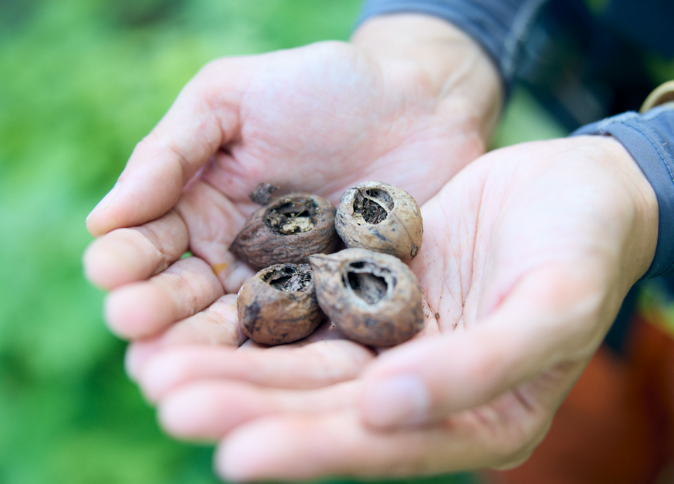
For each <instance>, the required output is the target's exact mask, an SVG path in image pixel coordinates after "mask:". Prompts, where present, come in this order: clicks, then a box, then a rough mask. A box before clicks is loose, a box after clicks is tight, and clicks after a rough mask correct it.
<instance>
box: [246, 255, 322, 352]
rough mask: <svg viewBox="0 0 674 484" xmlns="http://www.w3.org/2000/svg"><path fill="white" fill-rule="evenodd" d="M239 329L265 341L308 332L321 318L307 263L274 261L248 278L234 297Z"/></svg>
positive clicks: (289, 339) (269, 342)
mask: <svg viewBox="0 0 674 484" xmlns="http://www.w3.org/2000/svg"><path fill="white" fill-rule="evenodd" d="M236 306H237V310H238V314H239V321H240V323H241V325H242V327H243V332H244V333H246V335H247V336H248V337H249V338H250V339H252V340H253V341H255V342H256V343H261V344H265V345H280V344H283V343H290V342H292V341H297V340H298V339H302V338H304V337H306V336H308V335H310V334H311V333H312V332H313V331H314V330H315V329H316V327H318V325H319V324H321V322H322V321H323V320H324V319H325V314H323V311H321V308H320V307H319V306H318V302H317V300H316V292H315V290H314V280H313V277H312V271H311V266H310V265H309V264H300V265H295V264H276V265H273V266H271V267H267V268H266V269H263V270H261V271H260V272H258V273H257V274H255V276H254V277H253V278H251V279H249V280H248V281H247V282H246V283H245V284H244V285H243V286H242V287H241V290H240V291H239V295H238V297H237V299H236Z"/></svg>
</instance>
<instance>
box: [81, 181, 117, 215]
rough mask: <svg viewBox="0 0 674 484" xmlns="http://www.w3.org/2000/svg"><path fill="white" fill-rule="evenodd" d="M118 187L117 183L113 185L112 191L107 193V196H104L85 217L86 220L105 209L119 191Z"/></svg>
mask: <svg viewBox="0 0 674 484" xmlns="http://www.w3.org/2000/svg"><path fill="white" fill-rule="evenodd" d="M119 186H120V185H119V182H117V183H115V186H114V187H112V189H111V190H110V191H109V192H108V194H107V195H106V196H104V197H103V199H102V200H101V201H100V202H98V205H96V206H95V207H94V209H93V210H92V211H91V213H90V214H89V215H88V216H87V220H88V219H89V217H91V216H92V215H93V214H95V213H96V212H98V211H99V210H102V209H104V208H107V206H108V205H110V202H111V201H112V199H113V198H114V197H115V195H116V194H117V192H118V191H119Z"/></svg>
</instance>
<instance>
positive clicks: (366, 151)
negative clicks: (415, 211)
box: [85, 42, 483, 338]
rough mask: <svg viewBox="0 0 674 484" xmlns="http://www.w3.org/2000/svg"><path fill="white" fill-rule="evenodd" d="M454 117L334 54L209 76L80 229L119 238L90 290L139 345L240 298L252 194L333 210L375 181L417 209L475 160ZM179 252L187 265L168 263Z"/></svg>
mask: <svg viewBox="0 0 674 484" xmlns="http://www.w3.org/2000/svg"><path fill="white" fill-rule="evenodd" d="M460 105H461V103H460V102H457V103H453V102H452V101H449V100H447V99H445V98H443V99H440V97H439V95H438V93H435V92H433V90H432V89H431V88H430V83H429V82H427V79H426V77H425V75H424V74H423V72H421V71H420V69H418V68H417V67H416V66H414V65H412V64H409V63H404V62H402V61H401V62H397V61H395V60H387V61H385V62H380V61H378V60H376V59H374V58H373V57H370V56H369V55H367V54H366V53H364V52H363V51H362V50H360V49H358V48H357V47H354V46H350V45H347V44H341V43H336V42H330V43H323V44H315V45H312V46H308V47H304V48H301V49H295V50H291V51H282V52H276V53H272V54H267V55H264V56H258V57H248V58H235V59H224V60H221V61H216V62H214V63H212V64H211V65H209V66H207V67H206V68H205V69H204V70H203V71H202V72H201V73H200V74H199V75H198V76H197V77H196V78H195V79H194V80H193V81H192V82H191V83H190V84H189V85H188V86H187V87H186V88H185V90H184V91H183V92H182V93H181V95H180V96H179V98H178V100H177V101H176V103H175V105H174V106H173V107H172V109H171V110H170V111H169V113H168V114H167V116H166V117H165V118H164V119H163V120H162V122H161V123H160V124H159V125H158V127H157V128H156V129H155V130H154V131H153V133H151V134H150V135H149V136H148V137H147V138H146V139H145V140H143V142H141V143H140V144H139V145H138V147H137V148H136V150H135V151H134V154H133V155H132V157H131V159H130V161H129V164H128V166H127V169H126V170H125V172H124V173H123V174H122V176H121V177H120V183H119V189H118V190H117V191H116V194H115V195H114V198H112V199H111V200H109V201H108V203H107V204H104V205H105V206H104V207H103V208H102V209H100V210H98V211H95V212H94V213H93V214H92V215H91V216H90V218H89V220H88V224H89V227H90V230H91V231H92V233H95V234H101V233H106V232H108V231H110V230H112V229H116V228H120V227H122V229H121V230H117V231H115V232H112V233H111V234H109V235H108V236H106V237H103V238H102V239H101V240H99V241H97V243H96V244H94V246H93V247H92V248H91V249H90V250H89V253H88V254H87V257H86V258H85V267H86V269H87V272H88V275H89V277H90V279H92V280H93V281H94V282H95V283H97V284H99V285H101V286H103V287H106V288H109V289H115V290H114V291H113V293H112V294H111V296H110V297H109V298H108V304H107V317H108V320H109V322H110V324H111V326H112V327H113V329H114V330H116V331H117V332H119V333H121V334H122V335H125V336H127V337H132V338H137V337H141V336H142V337H147V336H150V335H152V334H155V333H157V332H159V331H162V330H163V329H164V328H166V327H167V326H169V325H170V324H172V323H174V322H175V321H178V320H180V319H183V318H185V317H187V316H190V315H192V314H195V313H197V312H199V311H201V310H203V309H205V308H206V307H208V306H209V305H210V304H212V303H213V302H214V301H215V300H216V299H217V298H218V297H220V296H222V295H223V294H227V293H234V292H236V291H237V290H238V287H239V286H240V285H241V283H242V282H243V281H244V280H245V279H247V278H248V277H250V275H251V274H252V272H251V271H250V269H249V268H248V267H246V266H244V265H243V264H242V263H240V262H239V261H237V260H236V259H235V258H234V257H233V256H232V255H231V254H230V253H229V252H228V251H227V247H228V246H229V244H230V243H231V242H232V240H233V239H234V237H235V235H236V233H237V232H238V230H239V229H240V228H241V226H242V225H243V223H244V221H245V217H246V216H247V215H248V214H249V213H250V212H251V211H252V210H253V208H254V207H253V204H252V203H251V202H250V200H249V198H248V194H249V193H251V192H252V191H253V189H254V187H255V186H256V185H257V184H258V183H260V182H271V183H273V184H275V185H279V186H281V187H282V188H283V189H284V190H287V191H302V192H312V193H316V194H319V195H323V196H325V197H326V198H328V199H329V200H331V201H332V202H333V203H337V202H338V201H339V198H340V196H341V194H342V193H343V192H344V191H345V190H346V189H347V188H349V187H350V186H353V184H355V183H357V182H359V181H362V180H366V179H376V180H381V181H384V182H388V183H391V184H394V185H396V186H399V187H401V188H403V189H405V190H407V191H409V192H411V193H412V194H413V195H414V196H415V197H416V198H417V200H419V201H420V202H423V201H425V200H426V199H428V198H429V197H430V196H431V195H432V194H434V193H435V192H437V190H438V189H439V187H440V186H442V184H443V183H444V182H445V181H446V180H448V179H449V178H450V177H451V176H452V175H453V174H454V173H456V172H457V171H458V170H459V169H460V168H461V167H462V166H463V165H465V164H466V163H467V162H468V161H470V160H471V159H473V158H475V157H476V156H478V155H479V154H480V153H481V151H482V150H483V142H482V140H481V136H480V135H479V133H478V130H477V129H475V130H471V129H470V128H469V127H468V126H467V125H468V124H470V123H467V122H466V118H465V116H464V114H465V113H463V112H462V111H461V108H460V107H458V106H460ZM459 125H461V127H459ZM176 180H178V182H176ZM180 180H190V181H189V183H188V184H187V185H186V187H185V188H184V189H183V188H182V183H181V182H180ZM171 207H173V209H171ZM167 212H168V213H167ZM124 227H131V229H128V228H124ZM134 227H135V228H134ZM188 248H189V250H190V251H192V253H193V254H194V255H195V256H197V257H193V258H189V259H185V260H178V259H179V257H180V255H182V253H183V252H184V251H185V250H187V249H188ZM122 249H123V250H122ZM177 260H178V261H177ZM176 261H177V262H176ZM211 271H213V272H214V273H216V275H217V278H215V277H213V275H212V274H211ZM156 274H159V275H158V276H156V278H155V280H154V281H153V285H151V286H148V284H150V283H141V282H136V281H143V280H145V279H146V278H148V277H149V276H152V275H156ZM129 283H131V284H129ZM143 284H144V285H143Z"/></svg>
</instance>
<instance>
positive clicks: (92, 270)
mask: <svg viewBox="0 0 674 484" xmlns="http://www.w3.org/2000/svg"><path fill="white" fill-rule="evenodd" d="M188 244H189V241H188V233H187V226H186V225H185V223H184V222H183V219H182V218H181V217H180V215H178V213H176V212H175V211H173V210H171V211H170V212H168V213H167V214H166V215H164V216H163V217H160V218H159V219H157V220H154V221H152V222H148V223H146V224H144V225H141V226H140V227H132V228H128V229H126V228H124V229H117V230H114V231H112V232H110V233H109V234H107V235H106V236H104V237H101V238H99V239H97V240H95V241H94V242H93V243H92V244H91V245H90V246H89V247H88V248H87V251H86V252H85V254H84V270H85V273H86V276H87V278H88V279H89V280H90V281H91V282H92V283H93V284H95V285H97V286H99V287H102V288H104V289H114V288H116V287H119V286H121V285H123V284H128V283H130V282H136V281H141V280H144V279H147V278H148V277H150V276H153V275H155V274H158V273H160V272H161V271H163V270H165V269H167V268H168V267H169V265H171V264H172V263H173V262H175V261H176V260H178V259H179V258H180V257H181V256H182V255H183V254H184V253H185V251H186V250H187V247H188Z"/></svg>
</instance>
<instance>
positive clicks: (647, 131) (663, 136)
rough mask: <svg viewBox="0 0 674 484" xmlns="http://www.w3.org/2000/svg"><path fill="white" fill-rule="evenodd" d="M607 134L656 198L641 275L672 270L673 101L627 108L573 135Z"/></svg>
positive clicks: (666, 272)
mask: <svg viewBox="0 0 674 484" xmlns="http://www.w3.org/2000/svg"><path fill="white" fill-rule="evenodd" d="M582 134H596V135H610V136H613V137H614V138H616V139H617V140H618V141H620V142H621V143H622V144H623V146H624V147H625V148H626V149H627V151H629V153H630V154H631V155H632V157H633V158H634V160H635V161H636V162H637V164H638V165H639V167H640V168H641V171H642V172H643V173H644V175H646V178H647V179H648V181H649V182H650V184H651V186H652V187H653V190H654V191H655V195H656V197H657V199H658V209H659V212H658V222H659V224H658V243H657V248H656V250H655V257H654V258H653V262H652V263H651V266H650V268H649V269H648V271H647V272H646V274H644V276H643V277H642V279H648V278H653V277H657V276H664V275H670V274H672V273H674V103H668V104H664V105H662V106H660V107H657V108H654V109H651V110H650V111H648V112H646V113H645V114H642V115H640V114H637V113H635V112H627V113H624V114H620V115H618V116H613V117H611V118H607V119H604V120H602V121H599V122H596V123H592V124H588V125H586V126H583V127H582V128H580V129H578V130H576V131H575V132H574V133H572V135H582Z"/></svg>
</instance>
